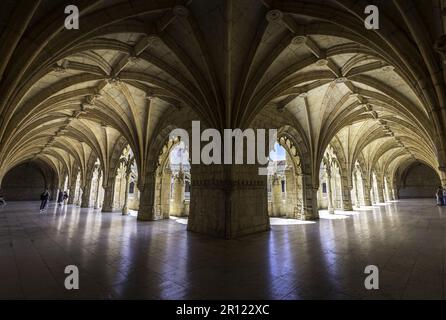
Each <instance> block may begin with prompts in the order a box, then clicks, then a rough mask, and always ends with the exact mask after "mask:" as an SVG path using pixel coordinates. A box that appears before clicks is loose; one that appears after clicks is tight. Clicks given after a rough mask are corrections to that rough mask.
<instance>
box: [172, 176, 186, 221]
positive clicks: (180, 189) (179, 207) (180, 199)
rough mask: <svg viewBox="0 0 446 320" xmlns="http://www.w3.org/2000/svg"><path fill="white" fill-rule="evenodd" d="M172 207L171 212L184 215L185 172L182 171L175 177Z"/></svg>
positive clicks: (175, 214)
mask: <svg viewBox="0 0 446 320" xmlns="http://www.w3.org/2000/svg"><path fill="white" fill-rule="evenodd" d="M172 199H173V202H172V208H170V214H171V215H174V216H184V172H183V170H182V169H181V168H180V171H179V172H178V173H177V174H176V175H175V176H174V177H173V191H172Z"/></svg>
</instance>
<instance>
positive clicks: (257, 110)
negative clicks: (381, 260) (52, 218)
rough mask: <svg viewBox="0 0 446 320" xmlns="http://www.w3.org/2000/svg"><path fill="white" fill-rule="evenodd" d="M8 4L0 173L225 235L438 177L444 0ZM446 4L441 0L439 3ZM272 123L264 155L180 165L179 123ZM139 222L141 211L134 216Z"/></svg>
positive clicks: (443, 175)
mask: <svg viewBox="0 0 446 320" xmlns="http://www.w3.org/2000/svg"><path fill="white" fill-rule="evenodd" d="M378 2H379V8H380V29H378V30H367V29H366V28H364V23H363V19H364V13H363V12H364V6H365V4H363V2H362V1H353V0H352V1H349V0H345V1H341V0H330V1H322V0H320V1H319V0H313V1H311V2H305V1H275V0H263V1H260V0H240V1H239V0H237V1H231V0H192V1H173V0H158V1H146V0H141V1H139V0H135V1H124V0H123V1H119V0H116V1H109V2H106V1H79V5H78V7H79V11H80V21H79V23H80V30H67V29H65V28H64V27H63V26H64V24H63V22H64V15H63V14H61V13H63V11H64V10H63V8H64V6H65V3H64V2H63V1H49V0H42V1H24V2H20V3H19V2H17V1H9V0H5V1H2V3H1V7H2V10H0V21H1V22H2V24H1V25H0V35H1V43H2V45H1V46H0V79H1V82H0V97H1V99H0V185H1V190H2V193H3V194H4V196H5V198H6V199H7V200H34V199H35V200H38V196H39V194H40V190H41V189H42V188H44V187H45V186H46V187H48V188H49V189H50V191H51V193H52V194H53V195H55V194H56V193H57V190H66V191H68V193H69V198H68V200H67V203H68V204H77V205H79V206H81V207H83V208H88V207H91V208H95V209H98V210H99V209H101V211H102V212H103V213H105V212H112V211H116V210H119V211H122V213H123V214H125V215H126V214H129V213H131V212H132V211H135V212H136V211H137V218H138V220H140V221H144V220H160V219H166V218H169V216H171V215H175V216H188V230H190V231H194V232H198V233H203V234H209V235H213V236H216V237H221V238H234V237H238V236H242V235H247V234H250V233H255V232H260V231H266V230H269V228H270V219H269V216H271V217H286V218H292V219H299V220H315V219H318V217H319V210H320V209H322V210H323V209H325V210H327V211H328V213H329V214H330V213H334V212H335V210H344V211H350V210H353V209H355V208H357V207H363V206H366V207H367V206H371V205H373V204H375V203H385V202H386V201H393V200H396V199H399V198H414V197H432V198H433V197H434V194H435V189H436V188H437V187H438V185H439V184H442V185H443V186H444V187H446V154H445V152H446V112H445V110H446V99H445V98H446V95H445V92H446V87H445V75H446V73H445V71H444V70H445V69H444V65H445V63H446V49H445V48H446V38H445V36H444V33H445V31H446V29H445V28H446V25H445V19H446V18H445V15H444V12H445V9H444V7H442V6H441V1H431V2H429V3H430V4H431V5H426V4H425V2H424V1H405V0H395V1H378ZM443 5H444V3H443ZM192 120H199V121H201V125H202V127H203V128H204V127H207V128H216V129H217V130H223V129H224V128H233V129H235V128H264V129H277V130H278V140H277V144H276V148H275V150H274V151H273V152H274V153H275V156H274V157H272V158H271V159H272V160H271V161H270V163H269V165H268V172H269V174H268V175H267V176H260V175H258V174H257V172H258V166H257V165H198V164H189V155H188V152H187V150H185V148H184V144H182V142H179V141H178V140H177V139H175V140H172V139H170V140H169V133H170V132H171V131H172V130H173V129H175V128H184V129H186V130H189V129H190V128H191V123H192ZM135 223H141V222H136V221H135Z"/></svg>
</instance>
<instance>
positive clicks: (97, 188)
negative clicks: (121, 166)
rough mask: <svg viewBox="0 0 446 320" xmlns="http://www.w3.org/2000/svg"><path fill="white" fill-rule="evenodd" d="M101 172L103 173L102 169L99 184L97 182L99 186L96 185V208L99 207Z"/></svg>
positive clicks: (99, 174) (99, 172) (99, 173)
mask: <svg viewBox="0 0 446 320" xmlns="http://www.w3.org/2000/svg"><path fill="white" fill-rule="evenodd" d="M101 173H102V171H101V170H98V178H97V179H98V184H97V186H96V199H95V202H94V208H95V209H99V191H100V190H101V183H100V182H101Z"/></svg>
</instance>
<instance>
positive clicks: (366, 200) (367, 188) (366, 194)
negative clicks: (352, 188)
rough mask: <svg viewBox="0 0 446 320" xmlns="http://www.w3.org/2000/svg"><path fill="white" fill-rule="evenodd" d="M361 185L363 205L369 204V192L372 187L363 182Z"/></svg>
mask: <svg viewBox="0 0 446 320" xmlns="http://www.w3.org/2000/svg"><path fill="white" fill-rule="evenodd" d="M363 186H364V205H365V206H371V205H372V200H371V199H370V192H371V190H372V188H371V187H370V186H369V185H367V184H365V183H363Z"/></svg>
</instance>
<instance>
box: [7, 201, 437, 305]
mask: <svg viewBox="0 0 446 320" xmlns="http://www.w3.org/2000/svg"><path fill="white" fill-rule="evenodd" d="M38 208H39V205H38V203H33V202H28V203H10V204H8V206H7V207H6V208H2V209H0V279H1V286H0V298H92V299H94V298H115V299H116V298H146V299H183V298H184V299H206V298H207V299H216V298H230V299H237V298H249V299H312V298H319V299H325V298H328V299H343V298H346V299H348V298H359V299H361V298H366V299H368V298H395V299H396V298H445V293H444V290H443V287H444V284H445V280H446V278H445V272H444V263H445V258H444V256H445V253H446V248H445V245H446V241H445V240H446V236H445V235H446V232H445V231H446V230H445V228H446V208H438V207H436V206H435V202H434V200H404V201H399V202H393V203H389V204H386V205H381V206H375V207H373V208H370V209H368V210H356V213H355V214H351V213H350V214H347V213H345V212H344V213H343V212H339V215H341V216H345V218H343V219H329V218H326V217H327V214H325V213H324V212H321V216H322V218H321V219H320V220H319V221H317V222H316V223H310V224H292V225H280V223H279V225H278V224H276V223H273V225H272V230H271V232H266V233H260V234H255V235H252V236H248V237H244V238H240V239H237V240H230V241H227V240H219V239H213V238H209V237H206V236H201V235H198V234H193V233H190V232H187V231H186V225H185V224H184V223H177V222H176V221H174V220H166V221H156V222H138V223H137V222H136V221H135V218H134V217H133V216H127V217H124V216H121V214H120V213H119V212H117V213H105V214H104V213H100V212H98V211H95V210H93V209H82V210H81V209H80V208H76V207H72V206H69V207H64V208H59V209H58V208H55V207H54V206H50V208H49V210H48V211H47V212H46V213H43V214H39V210H38ZM334 216H337V215H334ZM273 221H275V220H273ZM276 222H280V221H276ZM71 264H73V265H76V266H78V267H79V270H80V289H79V290H77V291H75V290H71V291H68V290H66V289H65V288H64V285H63V283H64V279H65V276H66V275H65V274H64V269H65V266H67V265H71ZM371 264H373V265H376V266H378V267H379V271H380V273H379V277H380V282H379V286H380V289H379V290H366V289H365V287H364V279H365V277H366V275H365V274H364V268H365V267H366V266H367V265H371Z"/></svg>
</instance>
